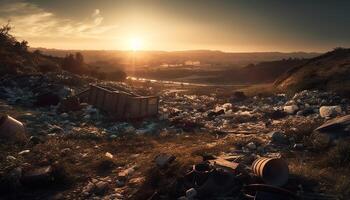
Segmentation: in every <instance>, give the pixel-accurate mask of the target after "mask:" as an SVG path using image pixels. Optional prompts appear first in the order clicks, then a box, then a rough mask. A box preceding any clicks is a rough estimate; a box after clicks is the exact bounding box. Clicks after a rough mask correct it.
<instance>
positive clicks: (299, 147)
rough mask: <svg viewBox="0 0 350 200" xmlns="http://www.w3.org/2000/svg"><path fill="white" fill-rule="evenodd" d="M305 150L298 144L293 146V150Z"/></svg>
mask: <svg viewBox="0 0 350 200" xmlns="http://www.w3.org/2000/svg"><path fill="white" fill-rule="evenodd" d="M303 148H304V145H303V144H300V143H297V144H294V145H293V149H296V150H302V149H303Z"/></svg>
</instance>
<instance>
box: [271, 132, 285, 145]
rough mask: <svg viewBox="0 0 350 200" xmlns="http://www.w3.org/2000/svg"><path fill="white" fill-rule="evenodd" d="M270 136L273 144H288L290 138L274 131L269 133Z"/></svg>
mask: <svg viewBox="0 0 350 200" xmlns="http://www.w3.org/2000/svg"><path fill="white" fill-rule="evenodd" d="M268 135H269V136H270V137H271V142H272V143H275V144H288V137H287V136H286V135H285V134H283V133H281V132H279V131H272V132H270V133H268Z"/></svg>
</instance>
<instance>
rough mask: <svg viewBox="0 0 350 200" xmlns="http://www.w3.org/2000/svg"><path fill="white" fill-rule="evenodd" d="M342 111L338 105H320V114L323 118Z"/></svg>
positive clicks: (333, 115)
mask: <svg viewBox="0 0 350 200" xmlns="http://www.w3.org/2000/svg"><path fill="white" fill-rule="evenodd" d="M341 112H342V109H341V107H340V106H321V107H320V116H321V117H324V118H330V117H335V116H337V115H339V114H340V113H341Z"/></svg>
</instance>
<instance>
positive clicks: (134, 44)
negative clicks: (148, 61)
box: [130, 37, 142, 51]
mask: <svg viewBox="0 0 350 200" xmlns="http://www.w3.org/2000/svg"><path fill="white" fill-rule="evenodd" d="M130 48H131V49H132V50H133V51H138V50H140V49H141V48H142V40H141V39H140V38H138V37H133V38H131V39H130Z"/></svg>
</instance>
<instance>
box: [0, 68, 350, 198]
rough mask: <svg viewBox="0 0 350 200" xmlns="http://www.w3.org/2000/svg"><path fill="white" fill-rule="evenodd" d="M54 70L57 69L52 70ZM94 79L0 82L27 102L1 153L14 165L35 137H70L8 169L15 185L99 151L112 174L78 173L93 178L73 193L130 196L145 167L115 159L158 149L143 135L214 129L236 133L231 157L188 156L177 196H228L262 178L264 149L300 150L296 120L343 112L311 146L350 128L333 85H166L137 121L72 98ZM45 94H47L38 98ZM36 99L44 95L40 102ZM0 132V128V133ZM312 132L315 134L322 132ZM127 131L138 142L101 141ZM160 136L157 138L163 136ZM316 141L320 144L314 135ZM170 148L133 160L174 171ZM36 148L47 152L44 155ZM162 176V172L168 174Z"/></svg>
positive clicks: (8, 95) (4, 94) (0, 88)
mask: <svg viewBox="0 0 350 200" xmlns="http://www.w3.org/2000/svg"><path fill="white" fill-rule="evenodd" d="M55 76H57V78H53V77H55ZM21 82H23V83H21ZM95 83H98V84H104V85H107V86H108V85H109V83H106V82H103V83H101V82H98V81H97V80H89V79H88V78H84V77H79V78H78V77H75V76H73V75H70V74H65V73H63V74H61V76H58V75H57V74H56V75H51V74H45V75H37V76H29V77H28V76H27V77H26V78H14V77H12V78H9V79H7V80H2V81H0V94H1V95H0V98H1V99H2V100H4V101H5V102H6V103H8V104H10V105H9V106H11V105H21V106H23V107H24V108H26V109H28V110H30V111H31V112H30V113H27V114H22V115H21V116H19V117H18V119H19V120H21V121H22V122H23V123H22V122H21V123H22V124H25V125H26V129H27V134H28V136H31V139H30V141H31V142H30V143H28V145H27V146H25V147H21V148H18V149H17V150H16V151H15V152H13V153H11V154H6V155H5V158H6V160H5V162H9V163H12V164H13V165H15V164H17V162H18V163H20V162H22V160H24V159H25V158H26V157H28V156H32V154H34V155H35V154H36V153H37V150H34V151H33V150H32V149H31V148H32V146H35V145H34V144H39V145H36V146H43V144H45V143H46V140H48V139H51V138H53V139H61V138H63V139H64V140H65V141H67V143H65V144H64V145H61V146H57V147H56V146H55V148H59V150H58V151H57V153H56V154H53V155H50V156H48V155H47V154H50V152H49V151H48V150H47V151H48V152H45V153H42V154H38V157H39V158H36V159H38V160H40V164H41V165H40V166H45V167H43V168H41V167H38V166H36V167H35V166H34V167H33V168H34V169H30V170H28V171H27V170H25V169H24V168H23V169H21V172H19V170H18V171H14V173H13V174H14V175H13V180H14V181H13V183H14V185H15V187H19V185H20V184H22V183H21V181H20V182H18V181H16V180H18V179H19V180H22V178H23V180H24V182H25V183H26V184H30V183H34V182H39V183H45V182H49V183H51V182H50V181H52V178H53V171H52V170H53V169H52V168H50V166H47V165H48V164H50V162H52V160H54V159H57V158H59V159H67V160H68V161H69V162H72V163H74V164H77V166H81V162H84V161H86V160H87V161H89V159H91V157H92V156H94V155H95V153H96V152H98V154H99V155H102V157H104V159H106V158H107V159H108V160H110V159H112V160H113V161H116V163H117V166H115V169H112V170H111V172H106V173H109V176H110V177H111V178H109V179H110V180H111V181H108V180H103V179H101V178H97V177H95V178H96V180H94V179H91V177H89V176H90V174H88V175H85V174H84V177H86V178H88V179H84V180H91V181H89V182H87V181H86V182H83V183H80V185H81V186H80V185H79V186H77V187H79V190H78V189H76V190H77V191H78V192H76V193H79V194H77V195H78V196H79V195H80V192H82V193H84V195H85V196H86V197H87V196H89V197H91V198H95V197H96V196H95V195H101V196H103V198H107V197H109V196H113V197H114V196H118V198H119V197H120V196H122V198H128V197H130V196H128V195H131V194H133V193H134V191H133V189H134V188H133V187H135V188H137V187H139V186H140V185H143V183H144V182H145V183H147V184H149V183H148V182H147V181H148V180H147V178H148V177H147V178H145V177H144V174H142V173H145V172H144V171H145V170H143V169H142V170H138V168H137V167H136V166H135V164H139V163H137V162H138V160H139V159H138V158H137V157H131V156H129V158H132V161H131V162H130V160H128V162H127V161H125V160H124V159H119V158H120V155H121V154H122V155H124V154H129V153H132V154H135V155H138V154H141V155H142V156H144V155H143V153H144V152H148V151H149V149H152V148H157V145H159V144H158V143H157V142H158V141H157V142H152V143H151V144H150V145H149V147H148V146H147V148H146V149H143V146H141V145H142V144H143V142H144V141H143V140H144V139H145V138H148V136H151V137H150V138H152V139H153V140H156V139H158V138H161V139H162V138H167V137H169V138H172V137H174V138H176V137H177V136H179V137H186V138H187V137H189V138H190V139H191V140H192V137H195V136H197V135H199V136H201V135H200V134H208V135H210V137H211V138H214V139H212V140H215V141H212V142H213V145H212V146H213V147H214V148H216V147H215V146H216V145H218V144H222V143H224V142H225V140H226V139H227V138H230V137H234V138H237V140H239V139H242V142H241V143H240V144H239V145H238V146H235V147H232V146H231V147H232V149H229V148H228V149H226V150H227V152H221V153H222V154H227V155H228V156H227V157H229V156H230V157H231V159H226V158H227V157H225V158H223V157H221V156H218V157H215V158H213V159H211V160H205V161H204V162H203V163H197V164H195V165H194V166H193V167H192V168H191V169H190V170H189V171H188V173H186V174H184V175H183V177H182V178H183V179H181V180H182V181H183V184H184V185H182V186H183V188H182V190H181V194H179V195H178V196H176V198H178V197H181V196H182V197H181V198H182V199H200V198H203V197H208V198H212V197H213V198H214V197H232V196H237V195H238V194H239V195H240V194H241V193H242V192H241V191H242V188H243V186H242V185H247V184H248V183H257V182H259V181H256V179H258V178H257V176H256V175H254V174H253V173H252V171H251V168H250V167H251V164H252V163H253V161H254V160H256V159H257V158H261V157H270V156H271V157H274V158H275V157H276V155H278V156H280V155H281V154H283V153H285V152H294V153H298V151H303V150H305V151H306V150H308V149H309V148H311V147H310V146H307V145H308V144H306V143H304V141H303V140H302V139H300V138H298V137H294V135H292V133H295V132H300V131H299V130H300V128H299V129H296V127H297V126H298V125H300V124H311V123H315V124H316V123H322V122H324V121H325V120H327V119H328V118H332V117H337V116H340V117H339V118H334V119H332V120H330V121H327V122H325V123H324V124H323V125H322V126H320V127H319V128H317V129H316V130H315V131H314V135H316V136H315V137H314V138H312V139H313V141H314V144H315V146H317V145H319V146H322V145H323V146H329V144H331V143H332V142H333V140H334V139H336V138H343V137H347V133H348V131H349V130H348V128H349V127H348V126H349V123H348V122H349V117H348V116H345V117H341V116H343V115H345V114H347V112H348V103H349V102H348V101H346V100H344V99H342V98H340V97H339V96H337V95H335V94H333V93H330V92H322V91H308V90H305V91H301V92H299V93H296V94H295V95H294V96H292V97H290V96H288V95H286V94H276V95H271V96H268V97H264V96H254V97H247V96H246V95H245V94H244V93H237V92H236V93H234V94H233V96H231V97H227V96H226V97H221V96H219V95H217V94H215V93H207V94H206V95H200V94H188V93H181V92H173V91H171V90H167V89H164V90H162V91H161V92H159V93H158V94H157V95H159V112H160V113H159V115H158V117H154V118H150V119H142V120H140V119H138V120H124V119H122V120H113V119H111V118H110V115H109V114H108V112H105V111H106V110H104V109H101V108H99V106H96V105H90V103H91V102H89V101H87V102H86V101H80V99H84V98H83V97H81V98H80V97H79V98H78V96H79V95H76V96H73V97H72V95H74V94H75V93H77V94H81V92H84V91H85V90H86V89H87V88H88V87H89V84H95ZM110 84H113V83H110ZM57 85H58V87H57ZM112 86H113V87H114V88H119V89H120V90H121V91H123V90H125V92H128V93H130V94H131V93H133V92H134V91H136V90H137V88H136V87H135V88H132V87H130V86H127V85H123V84H117V86H118V87H117V86H116V85H112ZM145 90H146V91H149V90H148V89H145ZM44 94H45V95H47V96H46V97H45V95H44ZM145 94H147V93H145ZM149 95H151V94H149ZM152 95H153V94H152ZM44 97H45V98H44ZM39 99H41V100H40V101H39ZM57 100H58V101H57ZM38 102H40V103H38ZM334 105H336V106H334ZM31 107H33V108H31ZM327 109H328V110H327ZM6 110H9V108H6ZM321 110H322V111H321ZM325 113H326V114H325ZM16 118H17V116H16ZM0 130H1V128H0ZM1 134H2V132H1V131H0V136H1ZM317 134H321V136H319V135H317ZM129 136H130V138H132V137H135V138H137V140H140V142H139V143H138V144H137V145H136V146H135V148H130V146H128V145H127V142H125V147H124V146H123V145H122V147H123V150H121V151H120V152H119V150H118V149H115V150H114V149H109V148H106V146H107V145H110V144H113V145H114V144H115V143H116V142H117V141H119V139H126V138H128V137H129ZM153 136H155V137H153ZM305 137H306V136H305ZM69 138H73V139H74V140H79V139H83V140H84V141H85V140H87V141H92V144H91V145H92V146H91V148H90V147H89V148H86V147H84V146H83V145H81V144H80V143H79V144H75V146H69V145H70V141H69ZM132 139H133V138H132ZM161 139H160V141H162V140H161ZM99 141H102V143H101V144H102V145H100V143H98V142H99ZM191 142H193V144H192V143H191V144H190V145H189V146H191V147H192V145H193V147H195V150H196V151H197V146H196V145H198V146H200V147H201V148H202V147H203V146H204V147H210V145H211V143H210V144H209V143H207V142H206V141H205V140H204V141H201V140H195V141H191ZM317 142H318V143H319V144H316V143H317ZM138 145H140V146H138ZM230 145H231V144H230ZM85 148H86V149H85ZM113 148H114V146H113ZM148 148H149V149H148ZM168 148H169V149H166V148H164V149H163V150H164V151H160V152H168V153H161V154H159V155H158V156H157V157H156V158H154V155H157V154H158V153H159V152H156V154H149V155H152V156H150V157H146V159H144V160H143V159H140V160H142V162H140V163H142V164H143V163H144V162H147V161H149V162H150V163H151V164H152V166H155V167H156V168H155V169H157V170H159V171H161V172H166V171H167V170H169V171H172V168H171V167H172V166H173V165H174V164H172V163H173V161H174V160H175V156H174V155H176V157H178V160H181V158H180V157H179V156H178V154H176V153H174V155H172V154H169V152H172V151H171V150H172V149H171V148H173V146H169V147H168ZM201 148H198V149H201ZM225 148H226V147H225ZM23 149H28V150H29V149H30V151H29V152H30V153H27V155H25V153H24V154H23V153H22V154H20V155H17V152H20V151H21V150H23ZM140 149H142V151H141V150H140ZM218 149H219V148H218ZM198 151H199V150H198ZM305 151H303V153H304V152H305ZM111 152H113V154H112V153H111ZM141 152H142V153H141ZM191 153H192V154H191V156H194V155H198V152H195V153H193V152H191ZM299 153H300V152H299ZM11 155H14V156H11ZM70 155H74V156H75V157H76V158H75V157H74V158H72V157H71V156H70ZM145 155H146V154H145ZM41 156H43V157H45V159H42V160H41ZM142 158H143V157H142ZM152 158H154V163H155V164H154V163H152ZM37 162H39V161H37ZM89 162H91V160H90V161H89ZM175 163H177V162H175ZM279 170H280V169H277V170H276V169H274V170H273V171H274V173H275V172H276V173H277V171H279ZM282 171H283V170H282ZM92 174H93V173H92ZM162 175H163V176H167V174H165V175H164V174H162ZM282 175H283V174H282ZM95 176H96V175H95ZM166 178H169V177H166ZM258 180H259V179H258ZM260 181H261V180H260ZM24 182H23V183H24ZM281 182H283V181H281ZM111 183H114V184H111ZM267 183H269V184H274V183H271V182H267ZM277 185H282V184H277ZM169 187H170V186H169ZM113 189H114V190H113ZM135 190H136V189H135ZM120 191H122V192H120ZM259 195H260V194H259ZM75 197H77V196H75ZM79 197H80V196H79ZM71 198H74V197H71ZM97 198H99V197H97ZM101 198H102V197H101Z"/></svg>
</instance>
